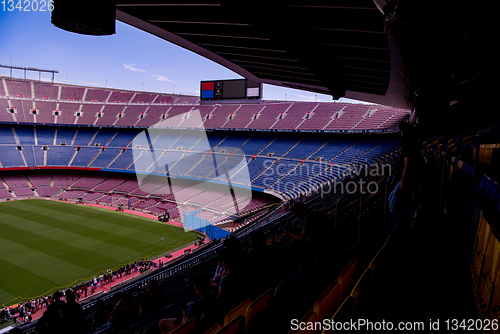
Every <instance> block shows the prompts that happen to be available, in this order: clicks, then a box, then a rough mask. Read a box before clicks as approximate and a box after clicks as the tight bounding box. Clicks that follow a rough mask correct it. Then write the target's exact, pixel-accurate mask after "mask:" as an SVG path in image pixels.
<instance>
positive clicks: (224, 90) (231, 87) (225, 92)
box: [200, 79, 262, 100]
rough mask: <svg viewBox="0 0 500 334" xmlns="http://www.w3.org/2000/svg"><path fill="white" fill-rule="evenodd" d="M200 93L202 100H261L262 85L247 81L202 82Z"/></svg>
mask: <svg viewBox="0 0 500 334" xmlns="http://www.w3.org/2000/svg"><path fill="white" fill-rule="evenodd" d="M200 92H201V94H200V95H201V96H200V98H201V99H202V100H234V99H259V98H260V97H261V93H262V85H261V83H260V82H254V81H250V80H247V79H236V80H211V81H202V82H201V89H200Z"/></svg>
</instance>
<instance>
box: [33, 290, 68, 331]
mask: <svg viewBox="0 0 500 334" xmlns="http://www.w3.org/2000/svg"><path fill="white" fill-rule="evenodd" d="M61 297H62V293H61V292H59V291H56V292H54V295H53V296H52V299H53V302H52V303H51V304H50V305H49V306H48V307H47V310H46V311H45V312H44V313H43V316H42V317H41V318H40V319H39V320H38V322H37V324H36V327H35V330H36V331H37V332H38V333H40V334H45V333H50V334H66V333H67V332H66V331H65V328H64V319H63V314H64V312H65V308H66V303H65V302H64V301H62V300H61Z"/></svg>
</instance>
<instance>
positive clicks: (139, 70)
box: [123, 64, 148, 73]
mask: <svg viewBox="0 0 500 334" xmlns="http://www.w3.org/2000/svg"><path fill="white" fill-rule="evenodd" d="M134 65H135V64H123V67H125V69H127V70H129V71H132V72H142V73H148V72H147V71H145V70H141V69H140V68H137V67H134Z"/></svg>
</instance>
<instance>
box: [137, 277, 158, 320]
mask: <svg viewBox="0 0 500 334" xmlns="http://www.w3.org/2000/svg"><path fill="white" fill-rule="evenodd" d="M160 307H161V295H160V288H159V287H158V281H157V280H155V279H152V280H150V281H149V282H148V291H147V292H146V293H144V294H143V295H142V296H141V297H140V299H139V308H140V317H141V318H145V317H147V316H149V315H151V314H153V313H154V312H156V311H157V310H159V309H160Z"/></svg>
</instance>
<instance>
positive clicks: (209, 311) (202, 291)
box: [158, 274, 216, 332]
mask: <svg viewBox="0 0 500 334" xmlns="http://www.w3.org/2000/svg"><path fill="white" fill-rule="evenodd" d="M193 287H194V291H195V292H196V295H197V297H196V298H195V299H194V300H193V301H191V302H189V303H188V304H187V306H186V307H183V308H182V319H181V318H169V319H162V320H160V322H159V323H158V327H159V329H160V331H161V332H163V331H165V330H167V329H169V328H172V327H173V326H174V325H175V324H176V323H178V322H179V321H180V322H182V323H186V322H187V321H188V320H190V319H192V318H195V319H196V320H195V321H196V327H197V330H196V331H197V332H203V331H205V330H206V329H208V328H209V327H210V326H211V325H213V324H214V323H215V310H214V307H215V301H216V299H215V297H214V296H213V295H212V294H211V293H210V290H211V285H210V279H209V278H208V276H207V275H205V274H198V275H196V276H195V277H194V279H193Z"/></svg>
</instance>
